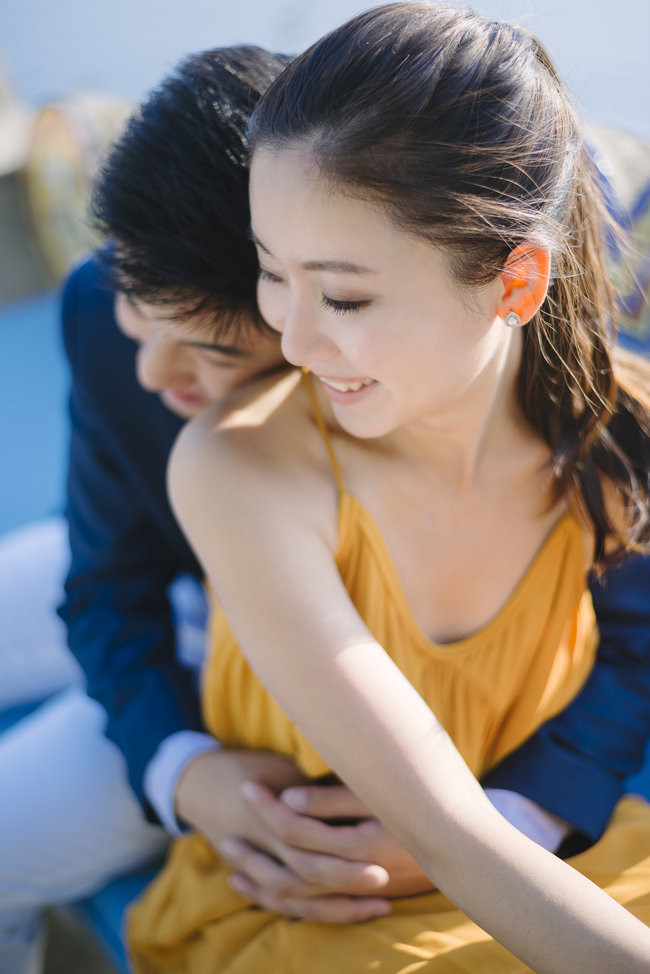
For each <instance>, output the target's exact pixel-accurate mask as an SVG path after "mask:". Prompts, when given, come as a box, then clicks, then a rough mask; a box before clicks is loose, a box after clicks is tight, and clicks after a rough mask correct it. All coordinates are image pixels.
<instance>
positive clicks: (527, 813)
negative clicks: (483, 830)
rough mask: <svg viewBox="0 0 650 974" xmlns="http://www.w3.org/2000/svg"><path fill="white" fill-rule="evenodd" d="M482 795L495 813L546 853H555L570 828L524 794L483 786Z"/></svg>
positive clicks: (566, 823) (562, 820)
mask: <svg viewBox="0 0 650 974" xmlns="http://www.w3.org/2000/svg"><path fill="white" fill-rule="evenodd" d="M485 794H486V795H487V796H488V798H489V799H490V801H491V802H492V804H493V805H494V807H495V808H496V810H497V812H500V813H501V815H503V817H504V818H507V819H508V821H509V822H510V824H511V825H514V826H515V828H517V829H519V831H520V832H523V833H524V835H527V836H528V838H529V839H532V840H533V842H536V843H537V844H538V845H541V846H543V847H544V848H545V849H548V850H549V852H555V851H556V849H558V847H559V845H560V843H561V842H562V840H563V839H564V838H566V836H567V835H568V834H569V832H570V831H571V826H570V825H569V823H568V822H565V821H564V819H562V818H558V816H557V815H553V813H552V812H547V811H546V809H545V808H542V807H541V805H538V804H537V802H534V801H532V799H530V798H526V797H525V795H519V794H518V793H517V792H515V791H506V790H505V789H504V788H486V789H485Z"/></svg>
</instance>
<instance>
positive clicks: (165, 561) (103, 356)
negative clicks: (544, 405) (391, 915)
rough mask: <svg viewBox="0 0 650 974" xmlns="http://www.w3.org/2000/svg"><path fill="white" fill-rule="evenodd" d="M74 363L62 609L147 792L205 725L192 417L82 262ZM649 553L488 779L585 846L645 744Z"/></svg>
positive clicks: (69, 323)
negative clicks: (566, 677)
mask: <svg viewBox="0 0 650 974" xmlns="http://www.w3.org/2000/svg"><path fill="white" fill-rule="evenodd" d="M62 312H63V313H62V319H63V336H64V344H65V349H66V353H67V356H68V359H69V362H70V365H71V369H72V388H71V395H70V418H71V440H70V457H69V472H68V496H67V516H68V521H69V526H70V545H71V551H72V560H71V564H70V570H69V573H68V577H67V580H66V585H65V601H64V604H63V606H62V608H61V610H60V613H61V615H62V617H63V619H64V621H65V622H66V624H67V628H68V640H69V645H70V648H71V650H72V652H73V653H74V655H75V656H76V657H77V659H78V660H79V662H80V664H81V666H82V668H83V670H84V672H85V674H86V678H87V683H88V693H89V694H90V695H91V696H92V697H94V698H96V699H97V700H99V702H100V703H101V704H103V706H104V707H105V709H106V711H107V713H108V725H107V735H108V737H109V738H110V739H111V740H113V741H115V743H116V744H117V745H118V747H119V748H120V749H121V750H122V751H123V753H124V755H125V757H126V761H127V765H128V771H129V778H130V781H131V784H132V786H133V788H134V790H135V792H136V794H137V796H138V797H139V799H140V801H141V802H142V804H143V806H144V807H145V810H146V811H147V814H148V815H149V817H152V818H153V817H154V815H153V812H152V810H151V809H150V808H149V807H148V805H147V802H146V799H145V797H144V794H143V787H142V780H143V775H144V771H145V768H146V766H147V763H148V762H149V760H150V759H151V757H152V756H153V754H154V752H155V750H156V748H157V747H158V745H159V744H160V742H161V741H162V740H164V738H165V737H167V736H168V735H170V734H172V733H174V732H175V731H178V730H181V729H184V728H190V729H195V730H201V729H203V726H202V722H201V716H200V710H199V702H198V699H197V693H196V689H195V684H194V679H193V676H192V674H190V673H188V671H187V670H185V669H183V668H182V667H181V666H180V665H179V664H178V663H177V661H176V658H175V652H174V629H173V625H172V618H171V612H170V606H169V602H168V599H167V588H168V586H169V583H170V582H171V581H172V579H173V578H174V577H176V576H177V575H179V574H181V573H183V572H190V573H192V574H194V575H196V576H199V577H200V575H201V571H200V568H199V565H198V563H197V561H196V559H195V557H194V555H193V553H192V551H191V550H190V548H189V546H188V545H187V543H186V541H185V539H184V537H183V535H182V533H181V531H180V530H179V528H178V526H177V524H176V522H175V520H174V517H173V514H172V511H171V509H170V507H169V503H168V500H167V494H166V489H165V473H166V465H167V459H168V456H169V452H170V449H171V446H172V443H173V441H174V438H175V436H176V434H177V433H178V431H179V429H180V427H181V425H182V420H180V419H179V418H177V417H176V416H174V415H173V414H172V413H171V412H169V410H167V409H166V408H165V406H163V404H162V403H161V401H160V399H159V397H158V396H157V395H155V394H152V393H149V392H146V391H144V390H143V389H142V387H141V386H140V385H139V383H138V381H137V379H136V374H135V352H136V344H135V342H133V341H132V340H131V339H129V338H126V337H125V336H124V335H123V334H122V333H121V332H120V331H119V329H118V327H117V325H116V323H115V318H114V315H113V293H112V292H111V290H110V288H109V287H108V285H107V284H106V283H104V282H103V281H102V276H101V271H100V268H99V265H98V264H97V263H95V262H94V261H88V262H86V263H85V264H83V265H81V266H80V267H79V268H77V269H76V270H75V271H74V272H73V273H72V274H71V276H70V277H69V279H68V281H67V283H66V285H65V288H64V293H63V304H62ZM649 592H650V558H648V559H644V560H642V559H637V560H636V561H635V562H634V563H630V565H628V566H626V567H625V568H624V569H622V570H618V571H617V572H615V573H610V577H608V580H607V585H606V586H601V585H595V586H594V587H593V594H594V600H595V605H596V611H597V615H598V618H599V622H600V626H601V633H602V641H601V648H600V653H599V659H598V662H597V665H596V667H595V669H594V671H593V673H592V675H591V678H590V679H589V681H588V683H587V685H586V687H585V688H584V690H583V691H582V692H581V694H580V695H579V696H578V697H577V698H576V700H575V701H574V702H573V703H572V705H571V706H570V707H569V709H568V710H567V711H565V712H564V713H563V714H562V715H560V716H559V717H558V718H556V719H554V720H552V721H551V722H550V723H549V724H547V725H546V726H545V727H544V728H542V729H541V730H540V731H539V732H538V733H537V734H536V735H535V736H534V737H533V738H531V740H529V741H528V742H527V743H526V744H525V745H524V746H523V747H522V748H521V749H520V750H519V751H517V752H515V753H514V754H513V755H511V756H510V757H508V758H506V760H504V761H503V762H502V763H501V765H500V766H499V767H497V768H495V769H493V770H492V771H491V772H490V773H489V774H488V775H487V777H486V779H485V781H484V784H486V785H491V786H493V787H501V788H509V789H511V790H513V791H518V792H520V793H522V794H524V795H527V796H528V797H530V798H532V799H534V800H535V801H537V802H539V804H540V805H542V806H544V807H545V808H548V809H549V810H551V811H553V812H555V813H556V814H557V815H560V816H561V817H562V818H565V819H567V820H568V821H570V822H571V823H572V824H573V825H574V826H575V827H576V828H577V829H578V830H580V831H582V832H585V833H586V834H587V835H588V836H590V837H591V838H596V837H597V836H598V835H600V833H601V832H602V830H603V828H604V826H605V825H606V823H607V820H608V818H609V816H610V814H611V812H612V809H613V807H614V805H615V803H616V801H617V799H618V797H619V796H620V794H621V790H622V783H623V780H624V779H625V778H626V777H627V776H628V775H629V774H631V773H632V772H634V771H635V770H637V769H638V768H639V767H640V766H641V763H642V761H643V752H644V746H645V742H646V740H647V739H648V737H649V736H650V665H649V663H650V597H649V595H648V593H649Z"/></svg>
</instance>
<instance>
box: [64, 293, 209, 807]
mask: <svg viewBox="0 0 650 974" xmlns="http://www.w3.org/2000/svg"><path fill="white" fill-rule="evenodd" d="M80 290H81V288H80V284H79V280H78V276H77V275H73V276H72V278H71V279H70V280H69V281H68V283H67V286H66V288H65V291H64V296H63V309H62V310H63V332H64V344H65V347H66V352H67V355H68V358H69V360H70V364H71V367H72V388H71V395H70V421H71V433H70V448H69V467H68V482H67V518H68V525H69V536H70V548H71V561H70V568H69V572H68V575H67V579H66V583H65V598H64V602H63V605H62V606H61V608H60V610H59V613H60V615H61V617H62V618H63V620H64V622H65V623H66V626H67V631H68V643H69V646H70V649H71V651H72V652H73V654H74V655H75V656H76V658H77V659H78V660H79V663H80V664H81V666H82V668H83V670H84V673H85V675H86V680H87V690H88V693H89V695H90V696H92V697H94V698H95V699H96V700H98V701H99V702H100V703H101V704H102V705H103V706H104V708H105V710H106V713H107V717H108V720H107V728H106V733H107V736H108V737H109V738H110V739H111V740H112V741H114V742H115V743H116V744H117V746H118V747H119V748H120V750H121V751H122V752H123V754H124V756H125V758H126V762H127V767H128V774H129V779H130V782H131V785H132V787H133V789H134V791H135V793H136V795H137V796H138V798H139V800H140V802H141V803H142V805H143V807H144V808H145V811H146V813H147V815H148V817H149V818H150V819H155V815H154V813H153V810H152V809H151V808H150V806H149V805H148V803H147V801H146V798H145V797H144V793H143V776H144V772H145V769H146V766H147V764H148V762H149V760H150V759H151V757H152V756H153V754H154V752H155V751H156V749H157V747H158V745H159V744H160V743H161V741H162V740H164V739H165V738H166V737H168V736H169V735H170V734H173V733H174V732H176V731H178V730H184V729H193V730H202V729H203V725H202V722H201V718H200V713H199V703H198V694H197V690H196V688H195V683H194V675H193V674H192V673H190V672H189V671H187V670H185V669H183V668H182V667H181V666H180V665H179V664H178V663H177V661H176V656H175V633H174V627H173V621H172V615H171V607H170V603H169V600H168V597H167V589H168V586H169V583H170V582H171V581H172V579H173V577H174V576H175V574H177V572H178V563H177V559H175V558H174V557H173V553H172V552H171V551H170V548H169V545H168V544H167V542H166V539H164V538H163V537H162V535H161V532H160V531H159V528H158V525H157V524H156V523H155V521H154V520H153V519H152V517H151V516H150V511H149V508H148V504H147V499H146V497H145V496H139V494H138V492H137V490H136V489H135V488H134V486H133V482H132V481H131V480H130V479H129V477H128V476H127V473H128V471H125V469H124V460H123V458H122V457H121V456H120V454H119V451H118V450H117V449H116V445H115V442H114V437H112V436H111V433H110V431H109V430H108V429H107V427H106V423H105V422H104V421H103V418H102V416H101V414H100V412H99V411H98V410H97V408H96V406H95V404H94V402H93V399H92V396H91V395H90V393H89V390H88V389H87V388H86V387H85V385H84V381H83V374H82V372H83V370H82V367H81V363H79V362H77V361H76V352H77V338H78V334H77V332H78V327H79V323H80V319H79V314H80V313H85V314H92V313H93V312H92V308H90V307H84V306H83V305H84V301H83V300H81V298H80V295H79V291H80ZM119 395H120V388H119V385H116V388H115V396H116V397H119Z"/></svg>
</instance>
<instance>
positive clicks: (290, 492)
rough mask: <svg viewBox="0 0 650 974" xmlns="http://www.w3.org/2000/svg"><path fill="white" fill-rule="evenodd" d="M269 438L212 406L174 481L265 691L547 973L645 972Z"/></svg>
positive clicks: (613, 911) (470, 909)
mask: <svg viewBox="0 0 650 974" xmlns="http://www.w3.org/2000/svg"><path fill="white" fill-rule="evenodd" d="M265 435H266V434H265ZM260 436H261V434H260ZM249 444H250V445H249ZM265 446H266V448H268V450H267V452H266V454H265V453H264V452H263V449H262V447H261V444H260V443H256V438H255V433H254V432H252V433H251V432H250V431H240V430H230V431H226V432H224V433H220V434H219V435H218V438H216V439H215V438H214V437H213V436H211V434H210V418H209V417H206V416H204V417H202V419H201V420H200V421H199V423H198V424H192V426H190V427H188V428H187V430H186V432H185V433H184V434H183V435H182V437H181V439H180V442H179V444H178V445H177V448H176V450H175V453H174V457H173V461H172V468H171V475H170V476H171V492H172V499H173V502H174V505H175V507H176V510H177V513H178V516H179V518H180V520H181V523H182V524H183V526H184V528H185V530H186V532H187V534H188V537H189V538H190V540H191V541H192V542H193V544H194V545H195V547H196V551H197V554H198V556H199V558H200V559H201V560H202V562H203V564H204V566H205V569H206V571H207V573H208V574H209V576H210V577H211V579H212V580H213V583H214V584H215V586H216V588H217V590H218V592H219V596H220V599H221V602H222V604H223V606H224V608H225V609H226V612H227V614H228V617H229V621H230V623H231V626H232V628H233V630H234V632H235V634H236V636H237V638H238V639H239V641H240V643H241V645H242V647H243V648H244V650H245V652H246V655H247V657H248V659H249V661H250V662H251V664H252V665H253V666H254V668H255V670H256V672H257V673H258V675H259V677H260V679H261V680H262V681H263V683H264V684H265V685H266V687H267V688H268V690H269V691H270V692H271V693H272V694H273V696H274V697H275V698H276V699H277V700H278V701H279V703H280V704H281V705H282V706H283V707H284V709H285V710H286V712H287V713H288V714H289V716H290V717H291V718H292V720H294V721H295V723H296V724H297V725H298V727H299V728H300V729H301V730H302V731H303V733H305V734H306V735H307V736H308V738H309V740H310V741H311V743H312V744H313V745H314V747H316V748H317V750H318V751H319V752H320V753H321V755H322V756H323V757H324V758H325V760H326V761H327V762H328V763H329V764H330V765H331V766H332V767H333V768H334V769H335V770H336V771H337V773H338V774H339V775H340V776H341V777H342V778H343V780H344V781H346V783H347V784H349V785H350V787H351V788H353V789H354V790H355V791H356V792H357V793H358V794H359V796H360V797H361V798H362V799H363V800H364V801H366V802H367V804H368V805H369V806H370V807H371V808H372V809H373V810H374V811H375V812H376V814H377V815H378V817H379V818H380V819H381V820H382V821H383V822H384V824H385V825H386V827H387V828H388V829H389V830H390V831H391V832H392V833H393V834H395V836H396V837H397V838H398V839H399V840H400V841H402V842H403V844H404V845H405V846H406V848H407V849H408V850H409V851H410V852H411V853H412V854H413V856H414V857H415V858H416V859H417V861H418V862H419V863H420V865H421V866H422V868H423V870H424V871H425V872H426V873H427V875H429V876H430V878H431V879H432V880H433V882H434V883H436V885H438V886H439V887H440V888H441V889H442V890H443V891H444V892H445V893H446V894H447V895H448V896H449V897H450V898H451V899H452V900H453V901H454V902H455V903H456V904H457V905H458V906H459V907H460V908H461V909H463V910H464V911H465V912H466V913H467V914H468V915H469V916H470V917H472V919H474V920H475V921H476V922H477V923H478V924H480V926H482V927H483V928H484V929H485V930H487V931H488V932H489V933H490V934H492V935H493V936H494V937H495V938H496V939H497V940H499V941H500V942H501V943H503V944H504V945H505V946H506V947H507V948H508V949H509V950H511V951H512V952H513V953H515V954H516V955H517V956H519V957H520V958H521V959H522V960H523V961H524V962H525V963H527V964H528V965H530V966H531V967H533V969H534V970H536V971H538V972H540V974H545V972H549V974H550V972H554V974H565V972H566V971H567V970H576V971H577V970H585V971H586V970H589V971H590V974H601V972H602V974H615V972H619V971H620V972H621V974H623V972H625V974H636V972H638V974H642V972H645V971H647V969H648V962H649V961H650V930H648V929H647V928H646V927H644V926H643V925H642V924H641V923H640V922H639V921H637V920H636V919H635V918H634V917H632V915H631V914H629V913H628V912H627V911H626V910H624V909H623V908H622V907H620V906H619V905H618V904H616V903H615V902H614V901H613V900H611V898H610V897H608V896H607V895H606V894H605V893H603V892H602V891H601V890H599V889H598V888H597V887H596V886H595V885H593V884H592V883H591V882H589V881H588V880H586V879H585V878H584V877H583V876H581V875H580V874H579V873H578V872H576V871H575V870H573V869H571V868H570V867H569V866H567V865H566V864H564V863H562V862H561V861H559V860H557V859H555V857H554V856H552V855H551V854H549V853H547V852H545V851H544V850H543V849H541V848H539V847H538V846H536V845H535V844H534V843H533V842H531V841H530V840H528V839H526V838H525V837H524V836H523V835H521V834H520V833H519V832H517V830H516V829H514V828H513V827H512V826H510V825H509V824H508V823H507V822H506V821H505V820H504V819H503V818H502V817H501V816H500V815H499V814H498V813H497V812H496V811H495V810H494V809H493V807H492V806H491V804H490V802H489V801H488V800H487V798H486V797H485V795H484V793H483V791H482V789H481V788H480V786H479V785H478V783H477V782H476V780H475V779H474V777H473V775H472V774H471V772H470V771H469V769H468V768H467V766H466V765H465V763H464V762H463V761H462V759H461V757H460V755H459V754H458V752H457V750H456V749H455V747H454V746H453V744H452V742H451V740H450V739H449V737H448V736H447V734H446V733H445V732H444V730H443V729H442V727H441V725H440V724H439V722H438V721H437V720H436V718H435V716H434V715H433V713H432V712H431V711H430V709H429V708H428V706H427V705H426V704H425V703H424V701H423V700H422V699H421V697H420V696H419V695H418V694H417V692H416V691H415V690H414V688H413V687H412V686H411V685H410V683H409V682H408V681H407V680H406V678H405V677H404V676H403V675H402V674H401V672H400V671H399V670H398V669H397V667H396V666H395V665H394V664H393V662H392V661H391V660H390V658H389V657H388V656H387V654H386V653H385V652H384V650H383V649H382V647H381V646H380V645H379V644H378V643H377V642H376V641H375V640H374V639H373V637H372V635H371V634H370V633H369V631H368V630H367V628H366V627H365V625H364V624H363V622H362V620H361V619H360V617H359V616H358V614H357V613H356V610H355V609H354V607H353V606H352V604H351V602H350V600H349V598H348V595H347V592H346V591H345V588H344V586H343V584H342V582H341V579H340V577H339V574H338V571H337V569H336V566H335V563H334V559H333V556H332V550H331V543H330V542H331V539H330V538H328V537H327V533H328V532H327V530H324V531H323V530H321V528H322V524H321V521H320V519H319V516H318V514H317V508H318V505H315V504H313V503H312V502H311V501H310V498H309V496H308V493H309V492H308V491H305V489H304V488H305V484H304V483H303V482H302V481H301V479H300V476H299V474H297V473H296V470H295V469H288V468H287V469H282V470H280V469H279V468H280V467H282V463H281V462H280V461H279V459H278V458H277V456H276V455H274V451H273V450H272V448H270V447H269V444H268V443H265ZM248 458H250V459H248ZM243 483H245V485H246V489H245V490H244V489H242V486H241V485H242V484H243ZM232 485H238V486H237V489H232ZM251 592H254V593H255V597H254V599H251V597H250V593H251ZM388 701H390V705H387V702H388Z"/></svg>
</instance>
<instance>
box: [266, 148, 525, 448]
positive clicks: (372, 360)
mask: <svg viewBox="0 0 650 974" xmlns="http://www.w3.org/2000/svg"><path fill="white" fill-rule="evenodd" d="M251 210H252V225H253V234H254V237H255V241H256V244H257V250H258V257H259V261H260V268H261V271H260V280H259V284H258V303H259V307H260V311H261V313H262V315H263V316H264V318H265V319H266V320H267V321H268V323H269V324H270V325H271V326H272V327H273V328H275V329H276V330H277V331H279V332H281V334H282V350H283V353H284V355H285V357H286V358H287V359H288V360H289V361H290V362H292V363H293V364H294V365H301V366H303V365H304V366H308V367H309V369H310V370H311V372H312V373H313V374H314V375H315V376H316V377H317V378H319V379H320V380H321V382H322V384H323V388H324V389H325V391H326V393H327V395H328V396H329V398H330V399H331V401H332V404H333V409H334V413H335V415H336V417H337V419H338V421H339V422H340V423H341V425H342V426H343V427H344V428H345V429H347V430H348V431H349V432H350V433H352V434H354V435H356V436H360V437H375V436H382V435H385V434H387V433H389V432H391V431H392V430H393V429H396V428H397V427H399V426H401V425H403V424H405V423H411V422H414V421H420V420H427V421H429V420H433V421H434V422H435V424H436V425H440V424H441V423H442V424H443V425H444V423H445V421H446V420H445V417H450V418H453V420H454V422H455V423H456V424H457V423H458V421H459V419H460V418H461V416H460V415H459V411H460V414H461V415H462V413H463V411H467V410H468V409H470V411H471V406H472V403H474V404H476V403H478V402H480V401H481V400H482V399H484V398H485V394H486V386H489V384H490V382H494V378H493V377H494V374H495V371H497V370H495V368H493V367H492V366H494V365H495V363H498V362H499V361H501V362H502V361H503V360H504V356H505V354H506V352H507V348H508V343H509V342H510V341H511V340H512V338H511V335H512V333H511V332H510V330H509V329H507V328H504V326H503V323H502V321H501V320H500V319H498V318H497V317H496V307H497V303H498V299H499V296H500V294H501V289H500V283H499V282H498V281H497V282H495V283H494V284H492V285H489V286H488V287H486V288H482V289H480V290H472V291H467V290H461V289H460V288H459V286H458V285H457V284H456V282H455V280H454V279H453V277H452V275H451V273H450V271H449V270H448V268H447V263H446V260H445V256H444V255H443V253H442V252H441V251H440V250H439V249H437V248H435V247H433V246H431V244H429V243H427V242H426V241H424V240H422V239H420V238H417V237H415V236H413V235H411V234H407V233H404V232H403V231H401V230H399V229H398V228H397V227H396V226H395V225H394V223H392V222H391V221H390V220H389V219H388V217H387V216H386V214H385V213H384V211H383V210H382V209H381V208H380V207H378V206H376V205H373V204H372V203H368V202H365V201H362V200H360V199H356V198H354V197H353V196H351V195H347V194H345V193H344V192H342V191H341V190H339V189H337V187H336V185H335V184H333V183H332V182H331V181H330V182H328V181H326V180H324V179H322V178H320V177H319V174H318V172H317V170H316V169H315V168H314V166H313V164H312V162H311V160H310V157H309V155H308V153H307V151H306V150H305V149H303V148H301V147H296V148H285V149H277V150H276V149H273V150H271V149H262V150H258V151H257V152H256V153H255V156H254V159H253V163H252V168H251Z"/></svg>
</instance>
